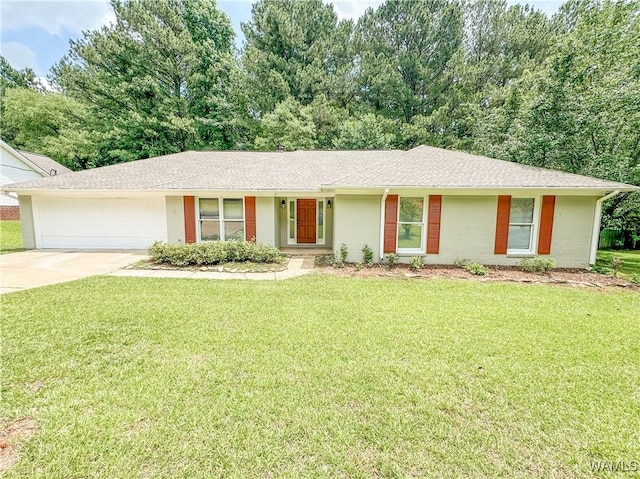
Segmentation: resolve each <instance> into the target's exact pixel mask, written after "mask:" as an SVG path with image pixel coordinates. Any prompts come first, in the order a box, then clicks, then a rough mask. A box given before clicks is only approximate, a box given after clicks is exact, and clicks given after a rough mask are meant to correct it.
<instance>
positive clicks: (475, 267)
mask: <svg viewBox="0 0 640 479" xmlns="http://www.w3.org/2000/svg"><path fill="white" fill-rule="evenodd" d="M463 268H464V269H465V270H466V271H468V272H469V273H471V274H475V275H476V276H486V275H487V273H488V272H489V270H487V267H486V266H485V265H483V264H480V263H465V265H464V266H463Z"/></svg>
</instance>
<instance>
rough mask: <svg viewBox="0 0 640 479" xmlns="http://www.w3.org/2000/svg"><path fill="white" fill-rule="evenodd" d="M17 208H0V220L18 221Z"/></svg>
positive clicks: (18, 208) (18, 211) (18, 213)
mask: <svg viewBox="0 0 640 479" xmlns="http://www.w3.org/2000/svg"><path fill="white" fill-rule="evenodd" d="M19 219H20V207H19V206H0V220H19Z"/></svg>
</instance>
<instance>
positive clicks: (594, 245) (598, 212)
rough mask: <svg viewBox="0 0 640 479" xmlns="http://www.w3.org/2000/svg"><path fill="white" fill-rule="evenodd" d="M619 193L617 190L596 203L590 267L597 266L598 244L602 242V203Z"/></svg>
mask: <svg viewBox="0 0 640 479" xmlns="http://www.w3.org/2000/svg"><path fill="white" fill-rule="evenodd" d="M618 193H620V190H615V191H614V192H612V193H609V194H608V195H605V196H603V197H602V198H599V199H598V200H597V201H596V211H595V215H594V217H593V232H592V235H591V250H590V251H589V264H590V265H594V264H596V254H597V252H598V243H599V242H600V222H601V220H602V203H604V202H605V201H606V200H608V199H609V198H613V197H614V196H616V195H617V194H618Z"/></svg>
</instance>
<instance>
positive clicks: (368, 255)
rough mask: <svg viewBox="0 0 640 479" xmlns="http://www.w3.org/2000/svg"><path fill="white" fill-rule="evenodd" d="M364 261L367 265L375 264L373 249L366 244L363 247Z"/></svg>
mask: <svg viewBox="0 0 640 479" xmlns="http://www.w3.org/2000/svg"><path fill="white" fill-rule="evenodd" d="M362 261H363V262H364V264H366V265H371V264H373V250H372V249H371V248H369V245H368V244H366V245H364V246H363V247H362Z"/></svg>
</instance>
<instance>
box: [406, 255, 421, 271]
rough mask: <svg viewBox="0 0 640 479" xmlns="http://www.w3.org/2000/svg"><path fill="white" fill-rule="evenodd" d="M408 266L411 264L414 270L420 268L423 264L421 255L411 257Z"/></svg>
mask: <svg viewBox="0 0 640 479" xmlns="http://www.w3.org/2000/svg"><path fill="white" fill-rule="evenodd" d="M409 266H411V269H412V270H414V271H418V270H419V269H420V268H422V266H424V262H423V260H422V256H414V257H413V258H411V261H410V262H409Z"/></svg>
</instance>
